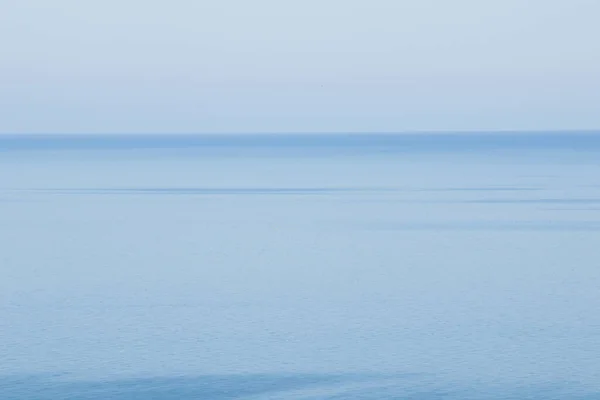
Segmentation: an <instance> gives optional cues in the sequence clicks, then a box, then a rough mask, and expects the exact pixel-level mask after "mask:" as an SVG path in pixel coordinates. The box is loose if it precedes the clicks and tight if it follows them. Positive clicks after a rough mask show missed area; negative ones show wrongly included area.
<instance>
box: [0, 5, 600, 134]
mask: <svg viewBox="0 0 600 400" xmlns="http://www.w3.org/2000/svg"><path fill="white" fill-rule="evenodd" d="M599 18H600V1H598V0H527V1H525V0H502V1H500V0H418V1H417V0H413V1H407V0H369V1H366V0H362V1H359V0H302V1H286V0H212V1H207V0H170V1H165V0H163V1H157V0H102V1H100V0H89V1H82V0H53V1H49V0H3V1H2V3H1V5H0V49H1V53H0V57H1V62H0V132H4V133H6V132H17V133H18V132H68V133H70V132H73V133H74V132H95V133H99V132H261V131H267V132H290V131H293V132H301V131H306V132H318V131H407V130H478V129H485V130H488V129H491V130H498V129H500V130H503V129H536V130H537V129H542V130H543V129H594V128H600V106H599V105H600V39H599V38H600V24H599V23H598V20H599Z"/></svg>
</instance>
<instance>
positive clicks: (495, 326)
mask: <svg viewBox="0 0 600 400" xmlns="http://www.w3.org/2000/svg"><path fill="white" fill-rule="evenodd" d="M599 310H600V134H593V133H576V132H571V133H567V132H566V133H560V134H559V133H553V134H528V133H522V134H517V133H514V134H512V133H511V134H444V135H425V134H423V135H307V136H302V135H287V136H277V135H243V136H223V135H221V136H218V135H215V136H174V135H170V136H167V135H164V136H81V137H74V136H37V137H36V136H1V137H0V398H1V399H3V400H17V399H18V400H24V399H27V400H29V399H31V400H54V399H77V400H92V399H93V400H99V399H115V400H133V399H140V400H141V399H156V400H163V399H165V400H167V399H168V400H175V399H216V400H221V399H248V400H259V399H304V400H307V399H344V400H345V399H348V400H351V399H422V400H429V399H473V400H486V399H507V400H508V399H511V400H512V399H515V400H520V399H535V400H537V399H540V400H549V399H560V400H564V399H576V400H581V399H596V400H597V399H600V312H599Z"/></svg>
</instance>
